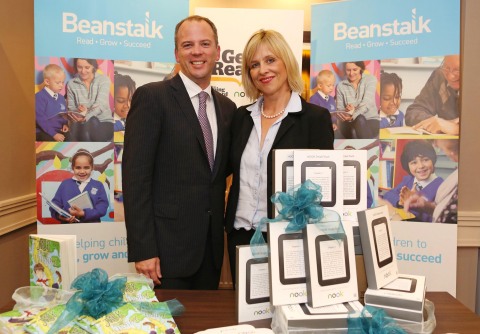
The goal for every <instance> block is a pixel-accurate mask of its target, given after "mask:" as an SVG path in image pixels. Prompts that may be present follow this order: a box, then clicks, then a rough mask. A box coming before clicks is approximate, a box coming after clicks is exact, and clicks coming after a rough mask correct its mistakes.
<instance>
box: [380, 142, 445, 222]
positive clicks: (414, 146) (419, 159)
mask: <svg viewBox="0 0 480 334" xmlns="http://www.w3.org/2000/svg"><path fill="white" fill-rule="evenodd" d="M400 161H401V164H402V167H403V169H404V170H405V171H406V172H408V175H407V176H405V177H404V178H403V179H402V181H401V182H400V183H399V184H398V185H397V186H396V187H395V188H393V189H392V190H390V191H388V192H387V193H386V194H385V195H383V199H384V200H386V201H388V202H389V203H390V204H391V205H392V206H394V207H396V208H403V207H404V205H405V202H406V201H407V200H408V199H409V198H410V197H411V196H412V195H413V194H417V195H421V196H423V197H424V198H425V199H426V200H427V201H433V200H434V199H435V195H436V194H437V189H438V187H439V186H440V185H441V184H442V182H443V179H442V178H441V177H439V176H437V175H435V163H436V161H437V154H436V152H435V149H434V148H433V145H432V144H431V143H430V142H429V141H426V140H411V141H409V142H408V143H407V144H406V145H405V147H404V149H403V152H402V155H401V158H400ZM410 213H412V214H413V215H415V218H414V219H412V220H415V221H419V222H431V221H432V215H431V214H430V213H428V212H424V211H417V210H415V209H411V210H410Z"/></svg>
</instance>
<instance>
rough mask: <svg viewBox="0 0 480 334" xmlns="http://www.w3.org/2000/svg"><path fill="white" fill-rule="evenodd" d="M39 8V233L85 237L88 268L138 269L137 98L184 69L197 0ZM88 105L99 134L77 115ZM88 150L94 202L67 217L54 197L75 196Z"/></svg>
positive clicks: (83, 264) (54, 2) (45, 4)
mask: <svg viewBox="0 0 480 334" xmlns="http://www.w3.org/2000/svg"><path fill="white" fill-rule="evenodd" d="M34 9H35V13H34V15H35V64H34V65H35V68H34V70H35V82H34V88H35V120H36V137H37V138H36V143H35V148H36V185H37V194H38V197H37V228H38V233H41V234H74V235H76V236H77V245H76V246H77V259H74V261H75V262H76V264H77V266H78V273H79V274H81V273H84V272H87V271H90V270H92V269H93V268H97V267H99V268H103V269H105V270H106V271H107V272H108V273H109V274H110V275H113V274H115V273H119V272H120V273H122V272H134V267H133V265H132V264H129V263H128V262H127V242H126V231H125V222H124V219H123V196H122V186H121V184H122V179H121V157H122V152H123V134H124V125H125V124H124V122H125V117H126V114H127V113H128V108H129V102H128V99H129V97H130V98H131V94H133V92H134V90H135V88H136V87H139V86H140V85H143V84H145V83H148V82H151V81H160V80H163V79H164V78H165V77H166V76H167V75H169V74H170V73H171V72H172V70H173V69H174V68H175V56H174V31H175V26H176V24H177V23H178V22H179V21H180V20H182V19H183V18H185V17H187V16H188V15H189V2H188V1H186V0H179V1H175V5H172V3H170V2H168V1H154V0H140V1H128V0H103V1H96V0H84V1H68V0H48V1H47V0H35V4H34ZM85 75H87V76H88V75H90V76H92V77H94V79H93V81H91V82H88V83H87V80H85ZM87 84H88V85H89V89H88V90H87V89H86V88H83V87H86V86H87ZM122 88H125V89H127V90H126V91H127V93H126V96H125V97H124V96H123V95H122V94H123V93H122V90H121V89H122ZM84 93H85V94H84ZM83 107H85V108H88V110H89V112H90V113H92V115H95V118H96V119H97V120H98V121H99V122H98V123H99V124H100V125H99V127H98V128H96V129H98V131H92V130H91V129H90V130H88V129H87V130H85V125H84V124H82V123H89V121H88V119H86V118H85V119H83V118H82V119H78V118H75V117H70V114H69V113H73V114H74V115H75V112H79V111H81V109H82V108H83ZM66 114H69V116H68V117H65V118H62V116H59V115H66ZM92 118H93V117H92ZM82 121H85V122H82ZM122 122H123V123H122ZM97 126H98V124H97ZM75 128H78V131H76V133H75V131H74V130H75ZM87 134H88V135H87ZM98 134H101V135H102V136H100V137H99V136H98ZM85 151H86V152H88V153H86V154H85V153H84V154H83V158H85V157H86V160H84V161H87V163H86V164H87V165H90V161H91V171H90V174H89V177H90V178H91V180H90V181H89V184H90V185H87V186H86V187H85V189H84V190H83V191H88V192H89V194H90V198H91V200H92V202H93V203H92V207H93V208H92V209H90V211H89V213H88V214H87V213H86V214H85V216H84V217H83V219H79V222H77V220H74V221H73V222H72V223H66V221H65V220H61V218H60V216H61V214H59V213H58V212H56V211H55V210H54V209H53V208H52V206H51V205H49V202H50V203H52V202H53V204H55V203H57V204H58V203H62V202H63V201H65V200H66V199H69V200H72V199H71V198H70V197H73V194H74V191H76V190H73V188H71V187H70V186H69V183H71V182H73V181H71V180H72V177H73V176H77V174H76V172H75V170H74V168H73V163H74V160H75V161H78V159H79V158H76V157H77V155H78V154H79V152H85ZM90 157H91V160H90ZM79 177H82V176H79ZM69 187H70V188H69ZM40 194H42V195H43V196H42V195H40ZM64 208H65V207H64ZM85 212H86V210H85ZM87 216H89V217H87Z"/></svg>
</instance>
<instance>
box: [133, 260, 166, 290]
mask: <svg viewBox="0 0 480 334" xmlns="http://www.w3.org/2000/svg"><path fill="white" fill-rule="evenodd" d="M135 269H136V270H137V273H139V274H143V275H145V276H147V277H148V278H151V279H152V280H153V283H154V284H155V285H160V284H162V283H161V282H160V278H162V273H161V271H160V259H159V258H158V257H154V258H151V259H148V260H143V261H138V262H135Z"/></svg>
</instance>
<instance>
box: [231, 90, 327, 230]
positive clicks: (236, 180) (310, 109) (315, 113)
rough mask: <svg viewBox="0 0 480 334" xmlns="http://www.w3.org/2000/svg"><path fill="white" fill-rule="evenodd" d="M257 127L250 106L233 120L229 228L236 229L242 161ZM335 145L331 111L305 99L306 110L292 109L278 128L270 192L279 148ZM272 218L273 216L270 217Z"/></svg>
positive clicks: (270, 192)
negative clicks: (254, 125)
mask: <svg viewBox="0 0 480 334" xmlns="http://www.w3.org/2000/svg"><path fill="white" fill-rule="evenodd" d="M252 128H253V120H252V117H251V116H250V111H248V110H247V109H246V106H244V107H241V108H239V109H238V110H237V112H236V113H235V116H234V118H233V122H232V147H231V149H230V164H231V168H232V169H233V180H232V186H231V188H230V193H229V197H228V205H227V211H226V217H225V219H226V223H225V224H226V225H225V230H226V231H227V233H229V232H230V231H231V230H232V229H233V224H234V221H235V213H236V212H237V203H238V196H239V192H240V161H241V159H242V154H243V150H244V149H245V146H246V145H247V142H248V138H249V137H250V133H251V132H252ZM300 148H305V149H322V150H331V149H333V128H332V120H331V117H330V113H329V112H328V110H327V109H325V108H322V107H319V106H316V105H313V104H310V103H307V102H306V101H305V100H304V99H302V110H301V111H299V112H294V113H289V114H288V115H287V116H286V117H285V118H284V119H283V120H282V124H281V125H280V128H279V129H278V132H277V135H276V137H275V140H274V141H273V145H272V149H271V150H270V152H269V153H268V160H267V171H268V173H267V193H268V198H270V197H271V195H272V173H271V170H272V151H273V150H275V149H300ZM268 212H269V214H270V213H271V212H272V203H271V201H270V200H269V201H268ZM270 218H272V217H270Z"/></svg>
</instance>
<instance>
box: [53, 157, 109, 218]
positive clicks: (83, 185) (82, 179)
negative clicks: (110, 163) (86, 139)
mask: <svg viewBox="0 0 480 334" xmlns="http://www.w3.org/2000/svg"><path fill="white" fill-rule="evenodd" d="M72 170H73V174H74V176H73V177H72V178H71V179H66V180H63V181H62V183H61V184H60V186H59V187H58V189H57V192H56V193H55V197H54V198H53V199H52V202H53V203H55V204H56V205H58V206H59V207H61V208H62V209H63V210H65V211H67V212H68V213H70V214H71V215H72V217H70V218H67V217H63V216H62V215H59V214H58V213H57V212H56V211H55V210H54V209H52V208H50V212H51V214H52V217H54V218H56V219H58V220H59V221H60V222H61V223H62V224H69V223H75V222H80V223H99V222H100V218H101V217H103V216H105V214H106V213H107V209H108V206H109V204H108V197H107V193H106V192H105V188H104V187H103V184H102V183H101V182H100V181H97V180H94V179H92V178H91V174H92V171H93V156H92V155H91V154H90V152H89V151H87V150H84V149H79V150H78V151H77V152H76V153H75V154H74V155H73V157H72ZM82 192H87V193H88V195H89V196H90V200H91V202H92V205H93V208H91V209H87V208H85V209H82V208H80V207H78V206H76V205H72V206H70V204H69V203H68V201H69V200H70V199H72V198H73V197H75V196H77V195H80V193H82Z"/></svg>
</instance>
